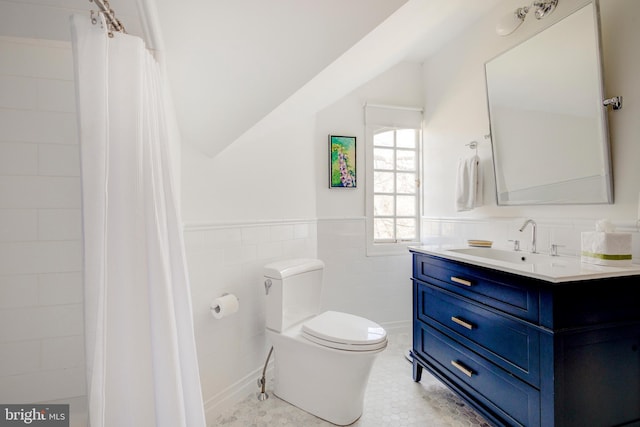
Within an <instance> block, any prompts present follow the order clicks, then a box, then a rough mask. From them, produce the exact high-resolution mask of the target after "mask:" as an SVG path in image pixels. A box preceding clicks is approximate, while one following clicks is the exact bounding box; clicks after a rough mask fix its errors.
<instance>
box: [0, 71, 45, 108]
mask: <svg viewBox="0 0 640 427" xmlns="http://www.w3.org/2000/svg"><path fill="white" fill-rule="evenodd" d="M35 107H36V80H34V79H31V78H27V77H20V76H6V75H0V108H14V109H18V110H33V109H35Z"/></svg>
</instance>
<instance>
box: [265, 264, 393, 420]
mask: <svg viewBox="0 0 640 427" xmlns="http://www.w3.org/2000/svg"><path fill="white" fill-rule="evenodd" d="M323 270H324V263H323V262H322V261H321V260H318V259H291V260H285V261H280V262H275V263H272V264H268V265H266V266H264V286H265V291H266V328H267V329H266V334H267V339H268V341H270V343H271V345H272V346H273V353H274V358H275V359H274V390H273V393H274V394H275V395H276V396H277V397H279V398H280V399H282V400H284V401H287V402H289V403H290V404H292V405H294V406H297V407H298V408H300V409H302V410H304V411H306V412H309V413H310V414H313V415H315V416H317V417H319V418H322V419H324V420H326V421H328V422H330V423H333V424H336V425H349V424H352V423H354V422H355V421H356V420H358V418H360V416H361V415H362V407H363V404H364V393H365V389H366V386H367V382H368V380H369V373H370V372H371V368H372V366H373V362H374V360H375V358H376V356H377V355H378V353H380V352H381V351H383V350H384V349H385V348H386V347H387V333H386V331H385V330H384V328H382V327H381V326H380V325H378V324H377V323H375V322H372V321H371V320H368V319H365V318H363V317H359V316H355V315H353V314H348V313H342V312H338V311H324V312H321V311H320V296H321V290H322V274H323Z"/></svg>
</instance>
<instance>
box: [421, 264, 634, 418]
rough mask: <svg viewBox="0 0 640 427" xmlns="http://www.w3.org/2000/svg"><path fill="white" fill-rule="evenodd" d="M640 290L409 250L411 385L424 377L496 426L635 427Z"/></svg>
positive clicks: (627, 281)
mask: <svg viewBox="0 0 640 427" xmlns="http://www.w3.org/2000/svg"><path fill="white" fill-rule="evenodd" d="M637 285H640V276H627V277H615V278H608V279H598V280H585V281H576V282H564V283H551V282H547V281H544V280H540V279H534V278H529V277H525V276H520V275H517V274H511V273H506V272H502V271H498V270H493V269H489V268H484V267H479V266H475V265H472V264H467V263H463V262H458V261H453V260H449V259H446V258H441V257H438V256H434V255H430V254H424V253H420V252H413V350H412V351H413V377H414V380H415V381H420V379H421V374H422V370H423V369H427V370H428V371H429V372H430V373H432V374H433V375H434V376H435V377H437V378H438V379H439V380H440V381H442V382H443V383H444V384H446V385H447V386H448V387H449V388H450V389H451V390H453V391H454V392H455V393H456V394H458V395H459V396H460V397H461V398H462V399H464V400H465V401H466V402H468V403H469V404H470V405H472V406H473V407H474V408H475V409H476V410H477V411H478V412H480V413H481V414H482V415H483V416H484V417H485V418H486V419H487V420H488V421H489V422H491V423H492V424H493V425H495V426H527V427H534V426H545V427H546V426H557V427H574V426H575V427H596V426H603V427H604V426H611V427H613V426H634V427H638V426H640V298H639V297H638V296H636V294H637V292H633V289H634V288H633V287H634V286H637ZM636 289H638V288H636Z"/></svg>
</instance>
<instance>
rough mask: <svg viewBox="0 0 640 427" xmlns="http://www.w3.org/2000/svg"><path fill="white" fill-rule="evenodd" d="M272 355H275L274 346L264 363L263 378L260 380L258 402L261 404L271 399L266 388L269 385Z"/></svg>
mask: <svg viewBox="0 0 640 427" xmlns="http://www.w3.org/2000/svg"><path fill="white" fill-rule="evenodd" d="M271 353H273V346H272V347H271V349H270V350H269V354H268V355H267V360H265V362H264V368H262V377H261V378H259V379H258V387H260V393H258V400H259V401H261V402H262V401H263V400H267V399H268V398H269V395H268V394H267V392H266V391H265V387H266V385H267V365H268V364H269V359H270V358H271Z"/></svg>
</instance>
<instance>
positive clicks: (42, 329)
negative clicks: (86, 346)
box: [0, 304, 84, 342]
mask: <svg viewBox="0 0 640 427" xmlns="http://www.w3.org/2000/svg"><path fill="white" fill-rule="evenodd" d="M83 329H84V328H83V310H82V305H81V304H73V305H56V306H50V307H29V308H23V309H1V310H0V342H6V341H23V340H34V339H41V338H52V337H65V336H70V335H81V334H82V333H83Z"/></svg>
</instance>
